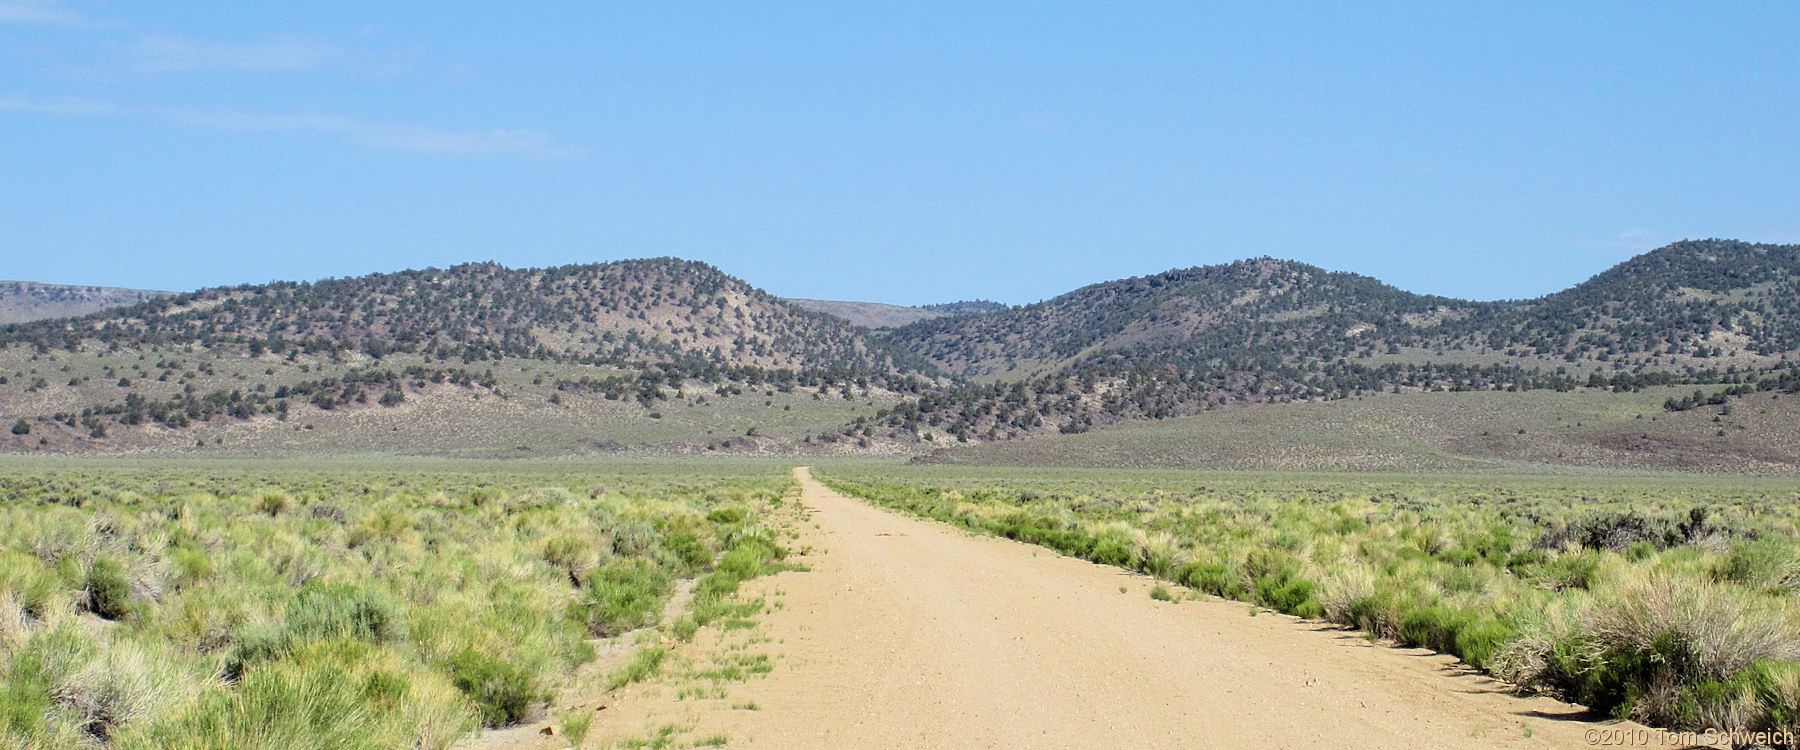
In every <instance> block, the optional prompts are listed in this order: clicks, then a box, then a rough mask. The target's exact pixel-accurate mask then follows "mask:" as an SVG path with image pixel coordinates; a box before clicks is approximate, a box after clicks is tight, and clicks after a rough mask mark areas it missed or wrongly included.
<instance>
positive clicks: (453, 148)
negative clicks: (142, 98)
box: [0, 96, 585, 159]
mask: <svg viewBox="0 0 1800 750" xmlns="http://www.w3.org/2000/svg"><path fill="white" fill-rule="evenodd" d="M0 111H12V112H31V113H37V114H49V115H111V116H121V117H136V118H142V119H149V120H156V121H160V122H166V123H169V124H172V125H177V126H181V127H189V128H198V129H203V130H220V131H229V132H240V133H242V132H251V133H312V134H318V135H326V136H332V137H336V138H341V139H343V140H345V141H348V142H350V143H354V144H356V145H359V146H363V147H367V148H377V149H393V150H401V151H413V152H418V153H431V154H494V155H513V156H529V157H535V158H549V159H571V158H580V157H582V156H584V155H585V152H584V151H583V150H582V149H579V148H576V147H573V146H569V145H566V144H561V143H558V142H557V141H556V140H555V139H553V138H551V137H550V136H549V135H548V134H546V133H543V132H541V131H537V130H525V129H505V128H470V129H462V130H455V129H446V128H437V127H431V126H425V125H415V124H409V123H398V122H383V121H379V120H365V119H362V118H359V117H349V116H344V115H324V114H263V113H255V112H232V111H224V110H191V109H169V108H133V107H123V106H119V105H115V104H110V103H107V102H100V101H94V100H88V99H36V98H32V97H22V96H0Z"/></svg>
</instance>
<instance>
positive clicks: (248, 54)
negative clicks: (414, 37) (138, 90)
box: [127, 34, 418, 75]
mask: <svg viewBox="0 0 1800 750" xmlns="http://www.w3.org/2000/svg"><path fill="white" fill-rule="evenodd" d="M127 52H128V54H129V55H130V57H131V60H132V64H133V65H134V66H135V67H136V68H137V69H138V70H140V71H143V72H146V73H187V72H193V71H202V70H233V71H241V72H273V73H301V72H306V71H313V70H322V69H327V68H333V69H347V70H354V71H358V72H363V73H369V74H376V75H389V74H395V73H400V72H404V71H405V70H406V69H407V68H410V67H411V66H412V64H413V62H414V61H415V60H416V59H417V57H418V55H417V54H414V53H385V54H375V53H368V52H362V51H357V50H347V49H343V48H341V47H336V46H333V45H330V44H326V43H323V42H319V41H316V40H312V39H305V38H301V37H292V36H287V37H277V38H274V39H267V40H263V41H259V42H249V43H242V44H238V43H229V42H210V41H204V40H199V39H189V38H186V37H179V36H171V35H166V34H159V35H153V36H147V37H144V38H142V39H140V40H138V42H137V43H136V44H135V45H132V46H131V47H130V48H129V49H128V50H127Z"/></svg>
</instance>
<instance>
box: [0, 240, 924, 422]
mask: <svg viewBox="0 0 1800 750" xmlns="http://www.w3.org/2000/svg"><path fill="white" fill-rule="evenodd" d="M927 369H928V368H927ZM919 370H920V365H919V364H918V363H917V362H916V361H915V360H913V359H912V358H911V357H910V355H907V354H906V353H904V352H899V351H896V350H893V349H891V348H889V347H888V346H887V345H886V344H885V343H883V342H880V341H877V340H873V339H871V338H869V337H868V336H866V332H865V331H864V330H863V329H860V328H858V327H856V326H853V325H851V324H850V323H848V322H845V321H843V320H841V319H839V318H836V317H832V316H829V315H823V314H820V313H815V312H811V311H808V310H805V309H802V308H800V307H798V306H795V305H793V304H790V303H788V302H785V301H783V300H780V299H778V298H775V297H773V296H771V295H769V294H767V293H765V292H763V291H761V290H759V289H756V288H754V287H752V286H750V285H749V284H747V283H745V282H743V281H741V280H739V279H736V278H733V277H731V276H728V275H726V274H724V273H722V272H720V271H718V270H717V269H715V268H713V267H711V266H708V265H705V264H702V263H692V262H687V261H681V260H675V259H667V258H664V259H653V260H633V261H622V262H616V263H602V264H590V265H579V266H563V267H558V268H546V269H516V270H515V269H507V268H503V267H501V266H498V265H495V264H488V263H483V264H468V265H461V266H455V267H452V268H448V269H424V270H419V271H406V272H401V273H394V274H375V275H371V276H363V277H356V278H348V279H329V280H325V281H320V282H314V283H278V284H266V285H247V286H238V287H227V288H217V289H205V290H201V291H198V292H192V293H187V294H180V295H175V296H171V297H165V298H159V299H154V300H150V301H146V302H143V303H140V304H138V305H135V306H132V307H127V308H121V309H115V310H108V311H103V312H98V313H93V314H90V315H87V316H83V317H78V318H63V319H56V320H47V321H35V322H29V323H20V324H14V325H9V326H4V327H0V415H4V416H6V417H9V418H8V419H6V420H5V421H7V422H8V423H11V424H12V425H13V428H14V431H13V433H12V434H11V435H10V436H9V442H10V444H11V447H13V448H15V449H20V450H86V449H93V448H156V447H170V446H176V445H188V446H201V445H217V446H226V445H229V444H231V443H232V442H233V441H236V442H237V443H239V444H241V445H242V446H243V447H249V448H254V447H257V446H263V445H271V446H275V447H277V448H279V447H280V446H283V445H288V444H290V443H292V442H293V439H292V438H293V436H288V437H287V438H283V439H282V440H278V441H273V442H271V441H270V440H266V439H262V438H257V439H255V440H249V439H248V436H250V435H252V434H262V433H269V432H271V428H272V427H276V426H278V427H280V430H276V431H274V432H275V433H276V434H280V432H281V430H287V431H295V430H297V431H299V432H301V433H308V432H312V433H314V434H325V433H327V432H335V431H338V430H339V429H340V428H342V429H349V430H350V431H351V432H350V433H346V436H345V437H344V438H343V439H342V440H340V441H337V442H335V443H334V442H332V441H322V440H311V441H303V442H307V443H309V444H314V445H322V446H323V447H326V448H330V447H332V446H333V445H357V446H363V447H365V448H366V449H367V450H371V451H377V452H378V451H380V450H382V449H383V448H384V447H386V448H392V449H398V450H412V449H420V450H427V451H430V452H445V451H449V452H455V451H464V450H477V451H479V450H491V449H494V448H496V447H501V446H499V445H498V444H499V443H502V442H504V443H506V444H507V445H505V446H504V447H505V448H507V449H512V448H515V447H517V446H518V445H521V444H523V445H525V446H526V447H528V448H529V447H532V446H531V445H530V444H529V443H530V442H531V441H525V442H523V443H520V442H518V441H520V440H521V438H520V431H519V430H516V429H513V428H512V427H509V426H507V427H503V426H501V425H502V424H503V423H508V422H510V421H516V420H521V419H522V420H525V421H524V424H525V425H526V426H535V427H536V428H540V430H541V431H544V432H546V433H555V434H556V435H557V436H558V437H557V438H556V439H555V440H553V441H550V442H552V443H554V444H555V446H556V447H557V448H558V449H562V450H574V449H580V448H582V447H584V446H585V447H586V448H590V449H594V448H597V449H604V450H615V449H618V448H620V447H623V446H624V445H626V444H628V441H629V444H637V443H643V442H649V443H654V444H657V445H661V446H664V447H669V446H674V447H675V448H678V449H685V448H687V447H692V446H694V445H713V446H717V445H718V444H719V443H721V442H725V441H727V440H729V439H732V438H736V439H737V440H735V441H732V444H733V446H735V447H742V444H744V443H755V442H757V440H758V439H760V440H765V441H766V440H768V439H771V438H777V439H790V440H798V439H801V438H804V437H806V436H808V435H810V434H811V433H812V432H815V431H817V432H827V431H829V428H831V427H832V426H834V425H837V424H841V423H843V422H844V421H847V420H848V419H850V418H851V417H852V416H854V415H853V414H850V413H840V412H842V411H843V410H841V409H835V410H834V409H830V408H823V407H820V408H813V407H812V404H813V403H814V402H815V401H819V400H822V399H812V398H810V397H808V398H806V399H804V400H796V398H795V395H796V394H798V393H800V392H801V391H803V390H807V391H810V394H811V395H812V396H822V395H823V394H830V395H832V396H833V397H834V399H836V400H837V401H853V402H855V403H858V404H865V403H874V402H876V401H881V400H884V399H885V400H893V399H895V398H897V396H895V395H893V394H897V393H901V392H908V393H911V392H918V391H919V390H921V389H922V388H924V387H925V386H926V384H927V382H926V381H925V380H924V379H922V378H921V377H920V376H919V375H918V374H917V373H918V372H919ZM852 391H854V392H855V393H857V394H859V395H860V398H861V400H860V401H859V400H857V397H856V396H852V395H851V393H852ZM758 392H761V393H760V394H758V395H762V396H763V398H761V399H759V400H758V403H759V404H760V408H759V409H750V408H748V407H742V408H740V407H735V406H734V407H730V408H729V409H727V408H726V407H725V406H723V405H722V403H721V402H725V401H730V400H732V399H733V398H734V397H740V400H748V399H749V396H748V395H746V394H757V393H758ZM777 401H781V402H782V403H779V404H778V403H776V402H777ZM521 403H535V404H539V405H541V406H542V408H539V409H536V410H529V409H528V410H525V411H523V412H521V411H520V410H519V408H518V405H519V404H521ZM677 404H679V405H683V407H682V408H676V405H677ZM500 405H511V406H510V408H500ZM796 406H798V407H799V409H798V410H797V411H798V412H799V414H795V413H794V412H795V411H796V408H795V407H796ZM694 408H698V410H699V415H698V416H689V417H687V418H685V419H680V420H677V419H674V418H673V417H675V415H678V414H683V415H685V414H687V412H689V411H692V410H693V409H694ZM720 409H724V410H725V411H730V412H734V413H737V412H744V414H743V415H742V418H729V419H728V418H725V417H724V416H721V418H720V419H719V420H718V425H716V426H713V425H709V423H708V420H707V419H706V415H707V414H710V413H712V412H713V411H716V410H720ZM775 409H779V413H767V414H762V415H761V416H758V414H760V413H761V412H765V411H768V410H775ZM665 411H666V412H669V416H670V417H671V419H669V420H668V421H664V416H665V415H664V413H663V412H665ZM871 411H872V409H871ZM540 412H541V413H540ZM815 412H816V413H815ZM720 414H721V415H723V414H724V412H720ZM821 414H824V415H829V421H828V422H821V419H820V417H819V416H818V415H821ZM370 415H384V417H382V418H376V417H373V416H370ZM396 415H412V416H414V417H417V419H414V420H413V421H411V422H405V423H391V422H393V421H394V420H393V417H395V416H396ZM15 420H16V421H15ZM403 421H404V420H403ZM677 421H679V422H681V423H683V424H686V425H687V426H688V428H689V429H687V430H685V431H683V430H670V429H667V428H666V427H665V425H669V424H674V423H676V422H677ZM364 423H366V424H368V425H376V426H378V427H379V432H369V430H370V429H375V428H374V427H369V428H368V429H364V428H361V427H355V425H358V424H364ZM390 423H391V424H390ZM733 424H736V425H743V427H742V429H743V431H742V432H737V433H734V434H718V433H717V430H716V427H724V426H727V425H733ZM634 425H635V426H634ZM289 427H292V428H293V430H288V428H289ZM236 428H242V429H236ZM359 430H360V431H359ZM221 431H223V432H221ZM525 432H526V433H527V434H529V433H530V432H531V430H529V429H528V430H526V431H525ZM351 433H354V434H351ZM365 433H367V434H365ZM246 440H248V442H246ZM184 441H185V442H184ZM677 444H678V445H677Z"/></svg>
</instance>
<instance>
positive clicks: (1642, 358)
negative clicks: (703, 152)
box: [0, 240, 1800, 452]
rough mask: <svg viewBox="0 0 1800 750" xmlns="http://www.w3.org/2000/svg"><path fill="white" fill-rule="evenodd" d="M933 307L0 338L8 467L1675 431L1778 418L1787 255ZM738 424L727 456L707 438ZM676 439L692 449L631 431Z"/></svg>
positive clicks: (675, 306) (1714, 246)
mask: <svg viewBox="0 0 1800 750" xmlns="http://www.w3.org/2000/svg"><path fill="white" fill-rule="evenodd" d="M834 304H835V303H834ZM815 307H816V305H815ZM938 307H941V308H942V309H932V308H899V309H902V310H912V311H916V312H920V313H927V314H930V315H932V316H936V317H933V318H931V319H925V320H918V321H916V322H912V323H910V324H907V325H904V326H900V327H897V328H891V329H883V330H876V329H872V328H870V327H868V326H859V325H857V324H855V323H853V322H852V321H850V320H846V319H844V318H842V317H838V316H835V315H832V314H828V313H824V312H819V311H817V310H809V309H806V308H805V307H804V306H802V305H801V304H796V303H795V302H794V301H789V300H782V299H779V298H776V297H773V296H771V295H769V294H767V293H766V292H763V291H761V290H759V289H757V288H755V287H753V286H751V285H750V284H748V283H746V282H744V281H742V280H740V279H736V278H733V277H731V276H728V275H726V274H724V273H722V272H720V271H719V270H717V269H715V268H713V267H711V266H708V265H706V264H703V263H693V262H688V261H682V260H677V259H670V258H661V259H652V260H633V261H621V262H615V263H600V264H589V265H575V266H563V267H557V268H542V269H508V268H504V267H501V266H499V265H495V264H491V263H489V264H468V265H461V266H455V267H452V268H449V269H435V268H429V269H424V270H417V271H404V272H400V273H392V274H374V275H370V276H363V277H356V278H347V279H328V280H324V281H319V282H311V283H276V284H265V285H247V286H239V287H225V288H217V289H206V290H201V291H198V292H192V293H187V294H179V295H173V296H167V297H161V298H155V299H150V300H147V301H144V302H140V303H138V304H136V305H133V306H130V307H125V308H119V309H113V310H106V311H101V312H95V313H91V314H88V315H85V316H81V317H72V318H60V319H54V320H40V321H31V322H25V323H17V324H12V325H7V326H0V419H3V420H4V421H5V422H7V423H9V424H13V426H14V427H23V428H24V429H23V430H20V431H15V432H13V433H12V438H11V440H12V442H11V443H8V444H9V445H12V446H14V447H15V448H20V449H28V450H30V449H52V448H57V449H67V450H83V449H89V448H104V447H108V446H116V445H122V444H124V443H126V442H129V441H124V440H121V439H119V438H120V436H121V435H126V434H138V435H151V434H161V433H160V432H158V431H159V430H182V429H187V428H189V427H193V426H196V425H199V424H215V425H217V424H233V423H243V424H250V425H254V424H260V423H262V421H264V420H267V419H274V420H276V421H281V422H286V421H290V420H294V421H304V422H306V424H307V425H311V424H312V423H313V422H312V421H311V420H326V421H331V420H341V419H344V418H346V417H345V415H349V414H356V413H362V412H364V411H366V410H376V411H379V410H381V409H383V408H386V409H399V410H401V411H404V410H405V409H406V408H411V407H403V406H402V405H406V404H423V403H431V404H435V405H436V406H434V407H433V408H439V407H442V408H441V409H440V412H441V413H443V414H451V415H453V416H451V417H445V418H446V419H452V420H453V421H456V420H460V421H458V422H457V423H458V424H466V425H476V424H479V423H480V421H481V420H482V417H481V416H480V414H482V413H484V410H491V409H492V408H493V407H492V406H491V405H492V404H494V403H495V401H499V402H501V403H508V402H511V403H515V404H516V403H517V402H518V400H519V399H524V400H525V401H526V402H530V403H541V404H546V405H547V406H546V407H545V408H546V409H549V411H548V412H546V413H545V416H542V418H544V419H549V420H550V421H551V422H556V423H558V424H565V426H566V429H564V428H558V429H559V430H563V432H564V433H566V437H567V438H568V439H567V440H565V441H564V444H566V445H577V446H578V445H596V446H609V448H608V449H614V448H616V447H617V446H619V445H621V444H622V441H621V440H620V438H623V437H627V436H636V437H634V438H633V439H641V440H648V441H652V442H655V441H661V442H657V443H656V444H658V445H665V444H669V441H671V440H673V441H676V442H678V443H681V444H682V445H685V446H689V447H691V446H694V445H704V446H707V447H709V449H713V448H732V449H738V448H743V447H745V446H746V445H755V446H758V449H763V448H768V447H769V446H770V445H772V444H776V443H779V444H781V445H786V446H788V447H789V448H793V449H799V450H813V449H818V448H821V447H829V448H830V449H833V450H836V449H842V448H844V447H846V446H852V447H855V448H858V449H869V450H895V451H901V452H918V451H930V450H935V449H937V448H939V447H941V446H943V445H946V444H966V443H971V442H992V441H999V440H1007V439H1013V438H1020V437H1029V436H1035V435H1054V434H1059V433H1060V434H1075V433H1082V432H1087V431H1089V430H1093V429H1096V428H1103V427H1107V426H1111V425H1118V424H1124V423H1133V422H1140V421H1156V420H1164V419H1169V418H1174V417H1186V416H1192V415H1198V414H1203V413H1206V412H1209V411H1212V410H1216V409H1219V408H1222V407H1228V406H1242V405H1259V404H1286V403H1293V402H1321V401H1334V400H1340V399H1348V398H1358V397H1372V396H1377V395H1393V394H1404V393H1429V392H1452V393H1454V392H1472V391H1509V392H1519V391H1556V392H1570V391H1577V390H1582V391H1593V392H1608V393H1625V392H1629V393H1642V392H1643V391H1645V390H1646V389H1657V388H1662V389H1671V388H1679V389H1680V390H1670V391H1669V392H1671V393H1675V394H1677V395H1674V396H1667V397H1659V399H1664V400H1666V401H1667V403H1666V405H1665V408H1666V410H1667V411H1670V412H1680V411H1689V410H1693V409H1697V408H1717V407H1725V406H1728V404H1727V402H1728V401H1729V400H1731V399H1734V398H1742V397H1744V396H1747V395H1750V394H1756V393H1763V392H1771V391H1772V392H1775V393H1794V392H1795V391H1796V388H1795V386H1794V383H1795V378H1796V377H1797V375H1796V370H1795V364H1796V363H1800V356H1795V355H1796V353H1797V352H1796V350H1800V246H1784V245H1756V244H1748V243H1742V242H1732V241H1724V240H1705V241H1693V242H1682V243H1677V244H1674V245H1670V246H1668V247H1665V248H1662V249H1659V250H1656V251H1654V252H1651V253H1647V254H1645V255H1642V256H1639V257H1637V258H1634V259H1632V260H1630V261H1628V262H1626V263H1623V264H1620V265H1619V266H1617V267H1615V268H1613V269H1610V270H1608V271H1606V272H1605V273H1602V274H1599V275H1597V276H1595V277H1594V278H1592V279H1590V280H1588V281H1587V282H1584V283H1582V284H1580V285H1577V286H1575V287H1572V288H1570V289H1567V290H1564V291H1561V292H1557V293H1554V294H1550V295H1546V296H1544V297H1541V298H1537V299H1530V300H1511V301H1497V302H1473V301H1466V300H1457V299H1451V298H1446V297H1438V296H1429V295H1420V294H1415V293H1411V292H1407V291H1404V290H1400V289H1397V288H1394V287H1392V286H1389V285H1387V284H1384V283H1382V282H1380V281H1378V280H1376V279H1373V278H1369V277H1367V276H1361V275H1357V274H1352V273H1342V272H1333V271H1326V270H1324V269H1320V268H1317V267H1314V266H1309V265H1306V264H1302V263H1295V262H1290V261H1281V260H1275V259H1269V258H1260V259H1252V260H1245V261H1239V262H1236V263H1230V264H1224V265H1217V266H1205V267H1199V268H1190V269H1181V270H1174V271H1169V272H1166V273H1162V274H1156V275H1153V276H1146V277H1138V278H1130V279H1121V280H1117V281H1109V282H1105V283H1101V284H1095V285H1093V286H1089V287H1084V288H1082V289H1078V290H1076V291H1073V292H1070V293H1068V294H1065V295H1062V296H1060V297H1056V298H1054V299H1050V300H1046V301H1044V302H1040V303H1037V304H1033V305H1026V306H1022V307H1007V306H1004V305H1000V304H997V303H989V302H980V301H978V302H967V303H952V304H950V305H946V306H938ZM856 309H861V308H856ZM864 322H865V323H866V322H868V321H864ZM457 393H460V394H462V395H460V396H454V397H451V396H446V395H445V394H457ZM758 394H760V398H755V397H756V396H757V395H758ZM795 395H805V396H807V398H805V399H799V400H795V399H794V398H793V397H794V396H795ZM826 397H830V399H831V402H832V403H849V404H851V405H854V406H855V407H856V408H855V409H851V410H849V411H843V410H838V411H833V410H832V409H816V408H814V407H815V405H817V404H819V403H821V400H822V399H825V398H826ZM434 399H435V400H434ZM733 399H738V400H737V401H733ZM740 401H741V402H742V403H739V402H740ZM677 403H679V404H680V405H681V408H680V409H675V410H674V411H670V410H671V409H674V406H673V405H674V404H677ZM446 404H450V405H454V408H451V407H450V406H444V405H446ZM609 404H630V405H633V406H631V407H630V408H631V409H635V410H636V411H630V412H629V413H627V412H620V411H619V410H618V408H615V407H614V406H611V405H609ZM584 405H585V406H584ZM753 406H754V407H756V408H751V407H753ZM727 407H729V408H728V410H730V411H731V413H732V414H734V415H736V416H734V417H733V419H736V420H739V421H738V422H734V424H738V425H740V426H741V430H742V431H741V432H740V433H738V434H736V435H724V434H718V433H717V432H716V429H715V428H713V427H709V426H708V425H709V424H710V423H709V417H708V415H709V414H711V415H716V414H723V413H724V412H722V411H718V410H720V409H727ZM621 408H622V407H621ZM581 409H588V411H582V410H581ZM759 409H760V410H761V411H759ZM776 409H779V410H780V411H781V414H779V415H776V414H773V413H769V412H768V411H767V410H776ZM858 409H860V411H859V410H858ZM665 412H668V413H669V414H680V415H682V417H681V420H678V421H679V423H680V424H684V425H688V427H687V428H684V429H686V430H687V432H682V431H681V430H675V429H672V428H669V425H672V424H675V422H662V423H659V426H654V427H646V426H645V424H648V423H642V420H641V419H640V418H649V419H652V420H658V419H661V418H662V416H663V415H664V413H665ZM296 415H302V416H296ZM603 415H610V416H603ZM650 415H654V416H653V417H652V416H650ZM758 415H762V416H758ZM537 418H539V417H533V419H537ZM840 418H841V419H843V420H844V421H838V422H835V423H827V422H825V421H824V420H830V419H840ZM621 419H623V420H626V421H627V422H631V423H633V424H639V427H640V428H642V429H639V428H633V429H632V430H625V431H622V432H621V431H616V430H612V427H610V426H608V425H616V424H619V423H620V422H619V420H621ZM557 420H562V421H561V422H558V421H557ZM582 420H598V422H595V423H594V425H593V426H592V427H591V428H584V427H583V426H582V425H583V424H586V423H584V422H583V421H582ZM633 420H636V421H633ZM602 423H604V424H602ZM546 424H548V422H547V423H546ZM307 429H311V427H310V426H308V427H307ZM470 429H471V430H472V431H474V432H479V430H474V428H470ZM733 429H734V430H736V429H740V428H738V427H734V428H733ZM392 431H393V432H396V433H399V434H407V432H406V426H405V425H396V426H394V428H393V430H392ZM365 432H367V431H366V430H365ZM508 434H513V433H508ZM359 435H362V437H359V438H358V440H363V441H365V442H367V443H369V445H371V446H372V449H379V448H380V445H381V440H380V438H379V435H376V434H374V433H369V434H362V433H359ZM59 436H61V437H62V438H66V439H63V440H62V442H61V443H60V444H59V443H58V438H59ZM3 437H5V436H0V438H3ZM429 437H430V436H429V435H427V438H429ZM727 438H730V439H727ZM421 439H426V438H421ZM480 439H481V438H479V437H474V438H470V440H475V441H479V440H480ZM508 441H509V442H512V441H523V442H529V434H528V433H527V434H524V435H519V436H517V437H511V438H508ZM198 442H199V443H202V444H203V443H204V439H201V440H199V441H198ZM59 445H60V448H59ZM197 447H198V446H197Z"/></svg>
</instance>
